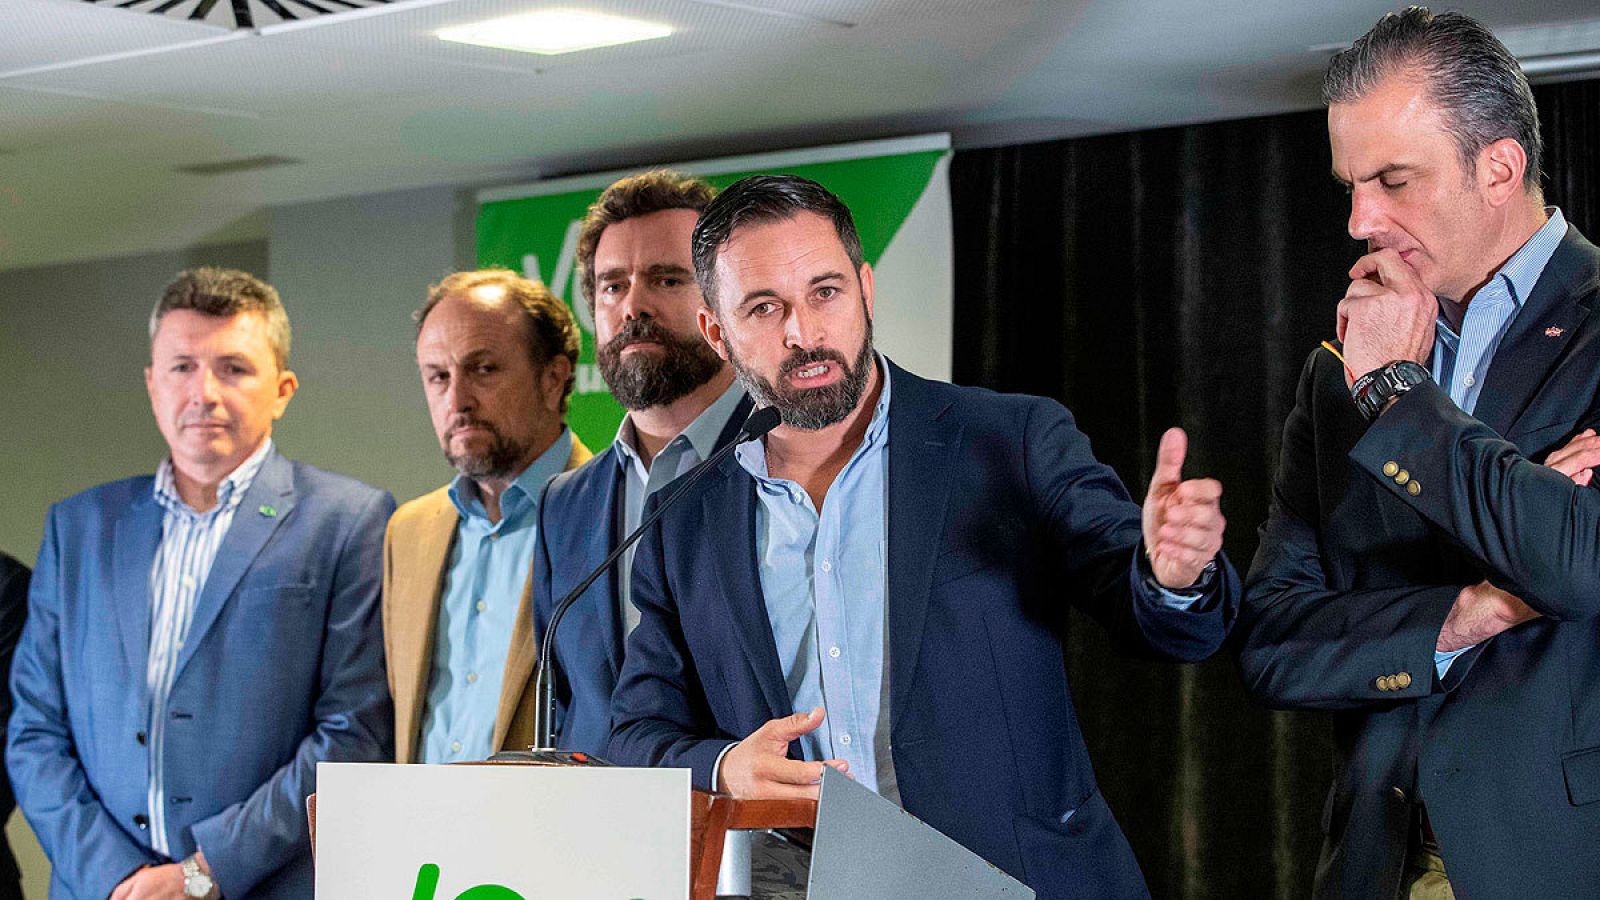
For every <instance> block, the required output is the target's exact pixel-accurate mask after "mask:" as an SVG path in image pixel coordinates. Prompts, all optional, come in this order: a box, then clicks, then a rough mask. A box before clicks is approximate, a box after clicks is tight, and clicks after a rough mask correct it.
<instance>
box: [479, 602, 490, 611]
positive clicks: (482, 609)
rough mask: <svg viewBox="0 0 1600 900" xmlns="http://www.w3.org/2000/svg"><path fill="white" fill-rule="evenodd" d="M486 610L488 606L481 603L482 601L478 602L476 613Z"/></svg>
mask: <svg viewBox="0 0 1600 900" xmlns="http://www.w3.org/2000/svg"><path fill="white" fill-rule="evenodd" d="M488 608H489V604H487V603H485V602H483V601H482V600H479V601H478V612H483V611H484V610H486V609H488Z"/></svg>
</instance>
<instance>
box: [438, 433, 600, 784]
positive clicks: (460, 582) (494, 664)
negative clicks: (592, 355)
mask: <svg viewBox="0 0 1600 900" xmlns="http://www.w3.org/2000/svg"><path fill="white" fill-rule="evenodd" d="M571 456H572V432H571V431H570V430H568V429H562V431H561V436H560V437H558V438H556V441H555V443H553V444H551V445H550V447H549V449H547V450H545V451H544V452H543V453H541V454H540V455H539V457H538V458H537V459H535V460H534V461H533V463H532V464H531V465H529V466H528V468H527V469H525V470H523V472H522V474H521V475H518V476H517V478H516V480H515V481H513V482H512V483H511V485H510V486H509V487H507V488H506V490H505V493H503V494H501V495H500V521H498V522H490V521H489V518H488V515H487V514H486V512H485V510H484V506H483V501H482V499H480V498H479V496H478V487H477V484H476V483H475V482H473V480H472V479H470V478H468V477H466V476H465V475H457V476H456V478H455V480H454V481H452V482H451V483H450V490H449V494H450V502H451V503H453V504H455V507H456V511H457V512H458V513H459V514H460V516H461V520H460V522H459V523H458V524H457V525H456V539H455V541H454V543H453V545H452V546H451V548H450V560H449V562H448V563H447V567H446V570H445V572H446V574H445V578H446V581H445V586H444V590H443V592H442V596H441V597H440V599H439V621H438V624H437V625H436V626H435V628H434V648H433V669H432V671H431V672H430V673H429V675H428V696H427V701H426V703H427V705H426V707H425V708H424V710H423V714H422V741H421V746H422V760H421V761H422V762H425V763H449V762H462V761H467V760H480V759H487V758H488V757H489V756H490V754H492V753H493V752H494V748H493V747H492V746H491V745H492V744H493V742H494V718H495V712H496V710H497V709H498V707H499V703H500V687H501V682H502V681H504V680H505V669H506V656H507V654H508V653H509V652H510V649H511V629H512V624H513V623H514V621H515V620H516V614H517V605H518V604H519V603H520V602H521V601H522V591H523V587H524V585H526V584H527V582H528V572H529V567H530V565H531V564H532V560H533V544H534V539H535V538H536V537H537V535H538V525H539V515H538V513H539V498H540V497H541V496H543V494H544V486H545V482H547V481H549V480H550V479H551V478H553V477H555V476H556V475H557V474H559V473H560V472H561V470H562V468H563V467H564V466H565V465H566V464H567V460H568V459H569V458H570V457H571Z"/></svg>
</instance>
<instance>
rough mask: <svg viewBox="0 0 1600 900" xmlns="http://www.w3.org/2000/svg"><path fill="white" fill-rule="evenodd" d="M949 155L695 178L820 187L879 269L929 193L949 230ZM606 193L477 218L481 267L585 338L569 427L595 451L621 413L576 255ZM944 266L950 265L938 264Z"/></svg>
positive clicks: (505, 206)
mask: <svg viewBox="0 0 1600 900" xmlns="http://www.w3.org/2000/svg"><path fill="white" fill-rule="evenodd" d="M948 156H949V151H948V150H943V149H938V150H927V151H919V152H911V153H901V154H894V155H887V156H866V157H861V158H856V159H844V160H834V161H826V162H812V163H803V164H798V165H783V166H776V167H773V168H755V169H748V168H746V169H740V170H738V171H726V172H719V171H707V170H706V169H705V168H702V167H693V168H691V169H686V171H694V173H695V174H699V175H701V176H702V177H704V178H705V179H706V180H707V181H709V182H710V183H711V184H713V185H715V186H716V187H718V188H723V187H727V186H728V185H730V184H732V183H733V182H735V181H737V180H739V179H740V178H743V177H745V176H746V175H754V174H758V173H761V172H782V173H786V174H792V175H800V176H804V177H806V178H810V179H813V180H815V181H817V182H819V183H821V184H823V185H825V186H826V187H827V188H828V189H829V190H830V191H833V192H834V193H835V194H837V195H838V196H839V199H841V200H843V201H844V203H845V205H846V206H848V207H850V210H851V212H852V213H853V214H854V216H855V220H856V228H857V230H859V231H860V232H861V244H862V249H863V251H864V252H865V254H866V257H867V261H868V262H870V263H872V265H873V266H874V267H875V268H876V267H878V266H879V264H880V262H881V260H882V259H883V257H884V253H885V251H886V249H887V248H889V246H890V244H891V242H893V241H894V239H895V237H896V235H897V234H898V233H899V232H900V231H901V227H902V225H904V224H905V222H906V219H907V217H908V216H909V215H910V214H911V212H912V210H913V209H914V208H916V207H918V205H919V203H926V202H928V200H927V198H926V197H925V195H927V194H928V193H929V191H930V189H931V190H934V191H935V192H936V193H937V195H938V196H937V197H936V198H933V199H936V200H937V201H939V203H940V204H942V205H941V207H940V208H941V210H942V211H943V212H944V216H943V220H942V221H943V222H944V226H943V227H944V228H945V229H946V230H948V206H949V198H948V187H947V185H945V184H944V183H943V179H942V178H940V179H935V178H934V177H933V176H934V174H935V172H939V173H940V174H941V175H942V174H943V167H942V166H941V165H940V163H941V161H943V160H945V159H946V158H947V157H948ZM601 189H603V185H602V186H600V187H595V188H593V189H589V190H577V191H569V192H565V193H549V194H540V195H537V196H526V197H518V198H515V199H507V200H497V201H494V202H488V203H484V204H483V205H482V206H481V207H480V208H479V211H478V222H477V231H478V265H480V266H482V267H485V268H487V267H502V268H507V269H515V270H517V271H520V272H522V273H523V274H524V275H526V276H527V277H529V278H536V279H538V280H540V281H543V282H544V283H545V284H548V285H550V286H551V288H552V290H554V291H555V292H556V295H557V296H559V297H561V298H562V299H563V300H565V301H567V303H568V304H569V305H571V306H572V308H573V312H574V314H575V315H576V317H577V320H578V324H579V326H580V328H581V329H582V331H583V349H582V351H581V352H580V354H579V357H578V374H577V387H576V389H575V390H574V391H573V395H572V403H571V407H570V409H569V412H568V414H567V422H568V424H569V425H571V427H572V430H573V433H575V434H576V435H578V437H579V438H580V439H581V440H582V441H583V442H584V443H585V444H587V445H588V446H589V447H590V448H591V449H594V450H599V449H600V448H602V447H605V446H606V445H608V444H610V443H611V441H612V440H613V439H614V438H615V437H616V432H617V427H618V426H619V425H620V424H621V423H622V416H623V412H624V411H623V409H622V407H621V406H620V405H619V404H618V403H617V402H616V401H615V400H614V399H612V397H611V394H610V392H609V391H608V390H607V389H606V385H605V382H604V381H603V380H602V379H601V378H600V373H599V370H598V367H597V366H596V365H595V336H594V322H593V318H592V316H591V315H590V313H589V309H588V305H587V304H586V303H585V302H584V300H583V292H582V290H581V289H580V287H579V285H578V281H577V280H576V279H577V271H576V270H577V266H576V264H575V252H576V248H577V240H578V229H579V227H580V226H581V223H582V221H583V216H584V213H585V212H586V211H587V210H588V208H589V204H591V203H593V202H594V201H595V199H596V197H598V196H599V194H600V191H601ZM940 262H941V263H942V264H943V265H945V266H948V260H941V261H940Z"/></svg>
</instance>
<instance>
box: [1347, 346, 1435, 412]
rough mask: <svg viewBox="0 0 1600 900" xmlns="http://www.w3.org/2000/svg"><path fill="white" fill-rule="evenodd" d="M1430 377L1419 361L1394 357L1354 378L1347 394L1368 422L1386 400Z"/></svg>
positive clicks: (1386, 403) (1380, 409)
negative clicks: (1393, 359)
mask: <svg viewBox="0 0 1600 900" xmlns="http://www.w3.org/2000/svg"><path fill="white" fill-rule="evenodd" d="M1432 380H1433V376H1432V375H1431V374H1429V372H1428V370H1427V369H1425V368H1423V366H1422V364H1421V363H1415V362H1412V361H1411V360H1409V359H1397V360H1395V361H1394V362H1392V363H1389V364H1388V365H1387V366H1384V367H1383V368H1381V369H1374V370H1373V371H1371V372H1368V373H1367V374H1365V375H1363V376H1361V377H1360V378H1357V379H1356V383H1355V384H1353V385H1351V386H1350V396H1351V397H1353V398H1355V401H1356V410H1357V411H1358V412H1360V413H1361V417H1362V418H1363V419H1366V420H1367V421H1368V422H1376V421H1377V420H1378V416H1379V415H1380V414H1381V413H1382V412H1383V410H1384V407H1386V406H1388V405H1389V401H1390V400H1393V399H1394V398H1396V397H1398V396H1400V395H1401V394H1404V393H1405V392H1407V391H1409V390H1411V389H1412V388H1414V387H1416V386H1417V385H1419V384H1422V383H1423V382H1425V381H1432Z"/></svg>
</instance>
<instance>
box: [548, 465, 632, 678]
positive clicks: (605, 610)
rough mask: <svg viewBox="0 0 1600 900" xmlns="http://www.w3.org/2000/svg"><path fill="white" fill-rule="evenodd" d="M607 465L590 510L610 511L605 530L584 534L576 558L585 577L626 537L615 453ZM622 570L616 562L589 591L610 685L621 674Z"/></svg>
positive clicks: (619, 475)
mask: <svg viewBox="0 0 1600 900" xmlns="http://www.w3.org/2000/svg"><path fill="white" fill-rule="evenodd" d="M610 463H611V466H612V470H613V471H612V472H611V477H609V478H603V479H600V482H601V489H600V496H599V497H598V498H596V501H595V504H594V506H593V507H591V508H593V509H603V510H609V511H610V512H611V515H609V516H607V519H608V521H607V522H606V523H605V526H606V527H604V528H594V529H590V531H589V533H588V535H587V543H588V546H587V547H586V548H585V552H583V553H580V554H579V555H578V558H579V559H582V560H586V562H585V563H584V564H583V568H584V571H583V572H582V574H583V575H588V574H589V571H590V567H591V566H593V565H595V564H596V563H598V562H599V561H600V560H603V559H605V558H606V556H607V555H608V554H609V553H611V551H612V550H613V549H614V548H615V547H616V546H617V542H618V541H620V540H622V539H623V538H624V537H627V535H625V534H623V533H622V525H623V523H622V518H623V516H622V514H623V509H622V479H623V478H625V477H627V476H626V474H625V473H624V472H623V470H622V466H620V465H617V464H616V456H615V454H613V456H612V457H611V459H610ZM624 557H626V554H624ZM587 560H593V562H588V561H587ZM621 569H622V560H620V559H619V560H617V561H616V562H615V563H612V565H611V568H609V569H607V570H606V571H605V572H604V573H603V574H602V575H601V576H600V578H599V579H598V580H596V581H595V583H594V586H593V587H591V588H589V593H590V594H591V595H592V596H593V598H594V599H593V601H592V602H593V604H594V612H595V618H597V619H599V621H600V633H601V634H603V635H605V636H606V664H607V665H609V666H610V667H611V683H612V684H615V683H616V681H617V678H618V676H619V675H620V674H621V673H622V643H623V635H622V622H621V621H620V620H619V619H618V617H617V612H618V610H617V604H618V603H619V602H620V601H621V598H622V588H621V586H620V585H618V584H617V579H618V578H619V577H620V578H627V577H628V573H627V572H624V571H621ZM574 574H578V573H574ZM555 599H556V602H558V603H559V602H560V601H561V598H560V597H557V598H555Z"/></svg>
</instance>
